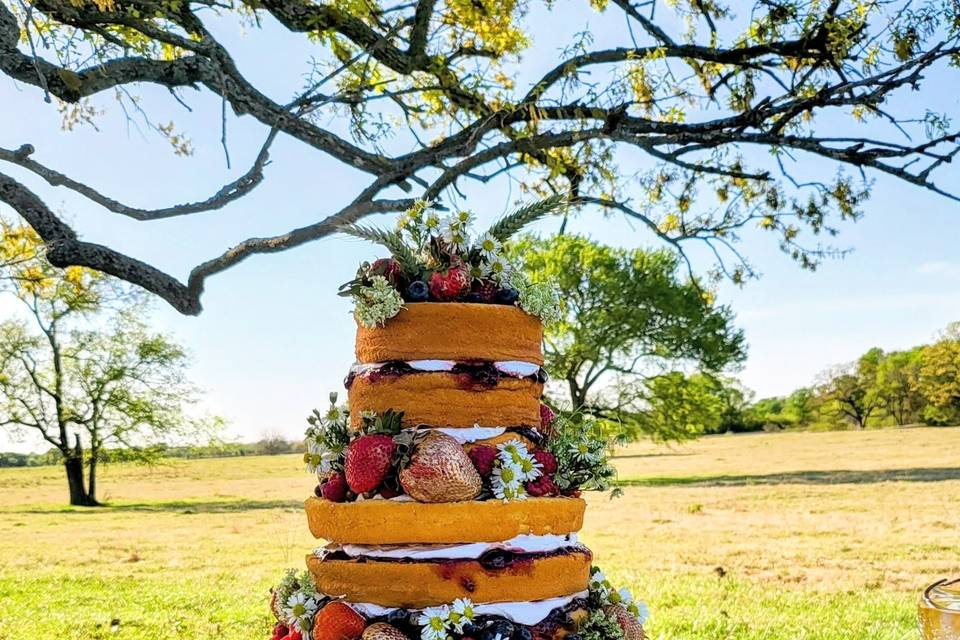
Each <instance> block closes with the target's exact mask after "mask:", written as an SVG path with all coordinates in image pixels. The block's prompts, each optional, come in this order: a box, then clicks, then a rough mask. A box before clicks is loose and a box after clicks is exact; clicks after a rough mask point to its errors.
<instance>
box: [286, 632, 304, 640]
mask: <svg viewBox="0 0 960 640" xmlns="http://www.w3.org/2000/svg"><path fill="white" fill-rule="evenodd" d="M283 640H303V634H302V633H300V632H299V631H297V630H296V629H290V634H289V635H288V636H287V637H286V638H284V639H283Z"/></svg>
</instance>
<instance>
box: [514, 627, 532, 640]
mask: <svg viewBox="0 0 960 640" xmlns="http://www.w3.org/2000/svg"><path fill="white" fill-rule="evenodd" d="M513 640H533V634H532V633H530V629H528V628H527V627H517V630H516V631H515V632H514V634H513Z"/></svg>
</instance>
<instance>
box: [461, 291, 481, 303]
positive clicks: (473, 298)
mask: <svg viewBox="0 0 960 640" xmlns="http://www.w3.org/2000/svg"><path fill="white" fill-rule="evenodd" d="M463 301H464V302H483V298H481V297H480V294H479V293H477V292H476V291H471V292H470V293H468V294H467V295H466V296H464V298H463Z"/></svg>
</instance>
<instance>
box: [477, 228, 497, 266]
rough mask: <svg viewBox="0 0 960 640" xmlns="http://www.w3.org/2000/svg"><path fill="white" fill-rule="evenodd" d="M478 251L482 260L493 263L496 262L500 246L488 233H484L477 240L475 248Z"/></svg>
mask: <svg viewBox="0 0 960 640" xmlns="http://www.w3.org/2000/svg"><path fill="white" fill-rule="evenodd" d="M476 248H477V249H478V250H479V251H480V255H482V256H483V258H484V260H486V261H487V262H493V261H494V260H496V258H497V256H498V254H499V253H500V249H501V248H502V245H501V244H500V241H499V240H497V239H496V238H494V237H493V236H492V235H490V234H489V233H485V234H483V235H482V236H480V239H479V240H477V247H476Z"/></svg>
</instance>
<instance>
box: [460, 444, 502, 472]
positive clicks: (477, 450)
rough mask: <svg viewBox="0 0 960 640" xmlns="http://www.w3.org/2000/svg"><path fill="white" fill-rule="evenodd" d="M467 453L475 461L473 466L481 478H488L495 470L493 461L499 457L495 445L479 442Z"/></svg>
mask: <svg viewBox="0 0 960 640" xmlns="http://www.w3.org/2000/svg"><path fill="white" fill-rule="evenodd" d="M467 455H469V456H470V460H472V461H473V466H474V468H475V469H476V470H477V473H479V474H480V477H481V478H486V477H487V476H488V475H490V472H491V471H493V461H494V460H496V459H497V450H496V449H494V448H493V447H488V446H487V445H485V444H479V445H477V446H475V447H473V448H472V449H470V451H468V452H467Z"/></svg>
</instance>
